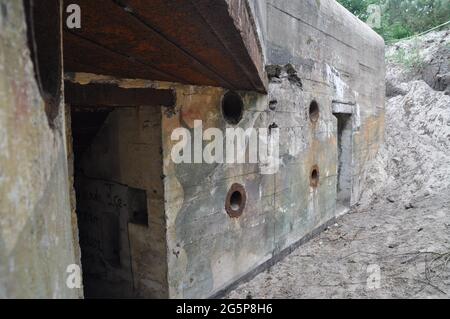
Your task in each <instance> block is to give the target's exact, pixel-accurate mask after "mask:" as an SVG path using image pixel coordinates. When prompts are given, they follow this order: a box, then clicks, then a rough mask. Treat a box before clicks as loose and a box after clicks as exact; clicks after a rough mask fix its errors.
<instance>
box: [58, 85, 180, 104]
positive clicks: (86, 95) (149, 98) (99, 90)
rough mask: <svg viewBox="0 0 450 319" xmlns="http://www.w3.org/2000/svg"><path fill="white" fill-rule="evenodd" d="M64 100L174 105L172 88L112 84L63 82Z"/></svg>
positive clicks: (95, 102) (91, 102) (78, 102)
mask: <svg viewBox="0 0 450 319" xmlns="http://www.w3.org/2000/svg"><path fill="white" fill-rule="evenodd" d="M64 86H65V88H64V93H65V101H66V103H67V104H70V105H72V106H77V107H131V106H167V107H170V106H174V105H175V95H174V92H173V91H172V90H158V89H152V88H144V89H135V88H133V89H125V88H121V87H118V86H116V85H112V84H100V83H94V84H87V85H81V84H77V83H73V82H70V81H65V82H64Z"/></svg>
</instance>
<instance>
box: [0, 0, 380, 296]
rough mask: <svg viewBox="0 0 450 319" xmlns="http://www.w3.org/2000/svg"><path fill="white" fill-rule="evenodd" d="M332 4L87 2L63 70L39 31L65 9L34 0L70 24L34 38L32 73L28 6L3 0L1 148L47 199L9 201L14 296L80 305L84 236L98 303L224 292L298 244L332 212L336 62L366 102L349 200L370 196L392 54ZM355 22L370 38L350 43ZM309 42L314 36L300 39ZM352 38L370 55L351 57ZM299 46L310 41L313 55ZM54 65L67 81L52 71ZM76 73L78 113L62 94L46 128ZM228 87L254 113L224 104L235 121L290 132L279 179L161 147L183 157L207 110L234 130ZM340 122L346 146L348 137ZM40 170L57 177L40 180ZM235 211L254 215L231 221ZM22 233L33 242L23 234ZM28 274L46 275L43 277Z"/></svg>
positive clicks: (25, 188)
mask: <svg viewBox="0 0 450 319" xmlns="http://www.w3.org/2000/svg"><path fill="white" fill-rule="evenodd" d="M323 1H325V2H326V4H325V5H321V6H319V7H317V4H316V2H315V1H314V0H305V1H289V2H286V1H284V4H282V1H275V2H279V4H280V6H281V5H282V6H283V7H284V6H286V10H288V11H289V12H292V16H291V15H286V14H284V12H282V11H280V10H277V9H276V8H275V7H274V6H268V5H267V3H266V2H265V1H259V2H255V1H250V2H248V3H247V1H245V3H246V4H248V5H242V4H243V3H244V1H226V0H217V1H213V2H208V1H207V2H205V1H188V2H186V1H181V0H180V1H164V0H154V1H152V4H153V3H154V6H148V5H147V2H145V1H144V2H143V1H127V6H126V8H124V6H123V5H121V2H118V1H90V0H74V1H71V2H70V3H76V4H79V5H80V6H81V8H82V26H83V27H82V29H81V30H77V29H68V28H67V27H64V31H63V50H64V54H63V57H64V63H63V64H61V59H58V56H61V54H59V55H58V54H57V53H58V52H59V51H58V50H60V46H58V45H56V44H55V43H57V41H54V42H52V43H48V44H45V43H44V42H41V41H46V40H49V39H45V37H42V38H41V39H40V40H39V35H50V34H52V33H51V31H55V32H59V31H57V30H61V24H62V22H63V21H64V20H65V19H64V18H63V19H61V17H60V13H63V14H64V12H65V10H63V8H64V6H63V5H62V4H64V2H61V1H56V0H47V1H44V0H42V1H41V0H39V1H37V0H35V1H32V0H27V2H28V3H34V4H38V5H41V3H42V7H40V9H42V8H43V7H44V5H45V10H42V11H41V12H40V13H39V14H38V15H37V16H45V18H44V19H36V20H33V21H36V22H37V21H41V22H42V21H45V22H52V21H53V22H55V21H56V22H58V21H59V22H58V23H59V25H58V26H57V27H55V26H54V25H53V26H52V25H50V26H47V27H46V28H45V31H39V32H34V35H33V33H31V34H32V35H31V40H30V41H29V47H30V48H31V50H32V51H34V52H38V53H37V56H39V52H41V53H49V55H48V56H53V58H54V60H52V61H48V62H46V59H47V58H46V57H45V56H43V57H42V58H41V61H39V59H36V58H35V57H33V58H32V59H33V61H34V64H35V69H36V70H35V73H36V79H35V78H34V76H33V75H32V76H29V75H30V73H29V72H28V68H27V67H26V66H27V65H30V62H31V59H30V58H29V56H28V54H22V53H20V51H22V50H23V49H25V48H26V38H25V37H26V35H25V33H24V32H16V30H24V29H23V25H24V23H25V21H22V20H23V19H24V18H25V16H24V15H23V3H24V2H22V1H7V0H0V3H2V4H3V5H5V4H6V5H7V10H8V17H9V18H8V19H4V20H3V22H2V23H4V24H5V29H4V30H5V32H4V33H3V34H2V35H3V36H2V37H0V44H1V47H2V50H0V55H1V57H2V59H0V67H1V68H4V69H5V72H2V75H0V76H3V79H4V77H5V75H6V79H7V81H4V83H6V85H7V87H8V89H7V90H4V91H3V92H2V93H3V94H0V100H1V101H2V105H4V106H5V107H4V109H2V111H4V112H1V114H0V120H1V121H2V125H1V127H2V128H4V129H5V132H6V134H5V136H6V141H8V143H6V144H2V145H6V146H4V148H5V149H6V152H4V151H3V149H2V152H0V153H1V154H3V156H0V162H1V165H0V166H1V167H7V170H6V171H5V172H6V180H7V179H10V180H11V181H16V180H17V178H18V176H19V177H20V178H22V180H23V183H17V192H18V193H20V194H34V195H35V196H34V197H29V199H30V201H31V202H30V203H29V205H28V206H23V203H22V202H24V201H21V200H20V199H15V198H14V199H9V198H8V197H7V196H6V197H5V199H6V200H2V201H0V203H1V205H2V211H4V212H7V213H6V214H4V216H2V218H5V220H7V221H8V222H7V223H4V225H3V226H1V227H2V229H1V231H2V233H3V234H5V235H4V239H5V243H8V244H11V243H15V242H16V240H17V245H15V246H13V245H11V246H10V247H9V249H10V251H9V252H8V255H7V259H6V258H5V259H4V260H5V261H7V263H4V264H2V265H7V264H8V263H9V262H16V265H17V269H16V270H11V269H10V267H0V273H1V277H2V279H3V280H5V282H6V287H7V290H6V293H5V296H7V297H14V296H17V297H22V298H23V297H33V296H38V297H43V298H51V297H55V296H56V297H71V298H73V297H82V296H83V291H81V290H77V291H75V290H70V289H69V288H67V287H66V285H65V280H61V278H64V276H66V275H67V274H66V266H67V265H68V264H78V265H80V264H79V248H80V246H79V245H78V237H79V238H80V241H81V258H82V264H81V266H82V267H81V268H82V272H83V275H84V296H85V297H88V298H89V297H99V298H101V297H143V298H167V297H171V298H181V297H185V298H201V297H210V296H213V295H215V294H219V293H221V292H222V291H224V290H226V289H228V287H230V285H232V284H234V283H235V282H237V281H239V280H240V279H241V278H244V277H245V276H247V275H249V274H251V273H252V272H254V271H256V270H258V269H259V270H260V269H262V268H264V267H266V266H267V265H269V264H270V263H272V262H273V261H274V260H276V258H278V256H280V255H282V254H283V252H284V251H291V249H292V247H293V245H296V244H297V243H300V242H302V240H303V238H307V236H309V235H310V234H311V233H312V232H313V231H314V230H315V229H318V228H319V227H322V226H324V225H326V223H328V222H330V221H332V219H333V218H334V217H335V215H336V214H335V213H336V212H335V210H334V208H335V202H336V198H335V194H336V183H335V179H336V178H335V176H334V175H335V172H336V170H335V168H336V161H337V157H338V155H337V154H336V149H335V148H334V145H335V144H334V143H335V141H336V131H335V125H334V124H336V121H335V119H334V118H333V116H331V113H330V112H328V107H327V105H328V104H327V101H331V100H345V101H347V99H348V96H347V95H348V94H347V93H349V92H346V91H345V92H342V91H340V90H338V89H340V88H345V87H346V86H345V85H340V84H342V83H341V82H340V81H339V79H338V75H337V73H336V72H328V71H329V69H328V68H327V67H328V66H333V67H336V68H337V69H339V72H341V74H343V77H341V79H342V80H345V82H346V83H347V84H348V87H349V88H350V87H351V88H352V91H353V90H354V92H350V93H354V96H355V97H356V101H355V103H357V105H358V107H360V110H359V111H358V112H359V113H358V119H357V120H356V119H355V121H354V122H355V123H358V124H357V125H358V130H359V131H358V132H356V131H355V132H354V134H353V138H354V142H353V146H354V153H355V154H354V157H353V158H354V163H353V164H354V165H353V166H354V167H357V169H354V175H355V176H354V178H353V181H352V182H351V183H353V184H352V185H351V187H352V190H351V192H352V194H351V195H352V197H354V198H357V197H358V195H359V193H360V189H361V185H359V184H358V181H359V180H361V179H362V173H361V172H362V170H363V168H364V165H365V164H366V161H368V160H369V159H370V157H371V154H372V153H373V151H374V150H375V149H376V147H377V145H378V143H379V139H380V134H377V132H381V131H382V127H383V111H382V106H383V101H382V98H383V94H382V91H383V90H382V88H383V86H382V83H383V81H384V77H383V71H382V70H383V56H384V55H383V49H384V46H383V43H382V41H378V39H377V38H376V36H375V34H373V33H371V32H372V31H370V29H369V28H367V27H366V26H364V25H363V24H362V23H360V22H359V21H358V20H355V19H354V18H353V17H352V16H351V15H349V14H348V12H346V11H345V10H344V9H343V8H342V7H340V6H339V5H337V3H335V1H332V0H323ZM50 3H54V4H55V7H54V8H53V9H49V8H50V7H49V4H50ZM256 3H258V4H256ZM181 4H182V5H181ZM253 5H258V6H261V7H262V8H264V10H263V11H262V12H265V14H264V15H262V16H260V15H259V14H257V13H256V12H257V11H253V12H252V8H253ZM33 8H35V7H33ZM266 9H267V10H266ZM53 10H56V11H53ZM49 12H52V13H51V14H49ZM53 12H54V13H55V14H53ZM58 12H59V13H58ZM258 12H259V11H258ZM44 13H45V15H44ZM105 13H108V14H105ZM186 13H189V14H186ZM28 16H30V15H29V14H28ZM173 16H176V17H177V19H172V17H173ZM294 16H298V17H299V18H298V19H297V18H294ZM330 16H336V17H337V19H336V21H337V22H335V21H334V20H333V21H330V23H329V24H328V23H319V24H317V30H310V27H311V25H310V24H308V23H305V22H304V21H308V19H309V18H312V17H318V18H319V19H321V20H320V21H322V19H328V18H329V17H330ZM33 17H34V15H33ZM53 17H55V18H56V20H52V18H53ZM58 17H59V18H58ZM49 18H50V19H49ZM266 18H267V19H266ZM33 19H34V18H33ZM58 19H59V20H58ZM29 20H30V19H29ZM327 21H328V20H327ZM331 22H332V23H331ZM336 23H339V26H341V27H342V28H337V27H336V26H337V24H336ZM28 24H29V25H32V22H30V21H29V23H28ZM257 24H259V27H260V28H258V25H257ZM293 28H294V29H293ZM30 30H33V27H31V28H30ZM30 30H29V31H30ZM293 30H303V31H302V32H294V31H293ZM354 30H357V32H360V33H361V34H363V35H364V36H361V37H354V36H351V37H347V36H344V35H346V34H354V33H353V32H355V31H354ZM331 34H333V37H330V35H331ZM279 35H283V36H279ZM312 35H314V36H315V37H316V39H317V41H315V43H317V45H314V46H307V47H304V46H303V44H304V43H307V41H308V38H310V37H311V36H312ZM59 36H61V35H59ZM56 37H57V38H58V35H56ZM57 38H56V39H57ZM11 43H14V44H15V45H14V46H12V45H11ZM41 44H43V45H44V49H41V48H40V47H41ZM324 45H326V48H325V46H324ZM349 45H352V46H355V47H357V48H360V47H364V48H368V52H371V53H372V54H369V55H365V54H362V53H361V51H359V50H349ZM205 47H206V48H208V50H205ZM36 48H37V49H36ZM298 48H304V49H302V51H301V53H300V52H299V50H298ZM329 48H332V50H329ZM231 49H232V50H231ZM19 50H20V51H19ZM318 50H319V51H318ZM80 52H81V53H82V54H80ZM318 52H322V53H323V55H318V54H317V53H318ZM59 53H61V52H59ZM33 54H34V55H35V56H36V53H33V52H32V55H33ZM5 61H6V62H5ZM355 61H358V62H359V63H355ZM53 62H55V64H54V66H52V65H53V64H52V63H53ZM266 64H268V65H287V64H289V65H290V64H292V65H295V66H296V68H297V69H298V79H300V78H301V79H302V86H301V87H300V86H299V85H298V82H296V81H297V80H296V78H295V79H294V80H295V81H292V79H293V78H292V76H291V77H290V76H289V75H290V73H286V74H284V73H282V74H281V75H280V77H276V78H273V79H272V81H271V83H270V84H268V83H267V77H266V74H265V73H264V69H265V65H266ZM61 65H62V68H61ZM44 68H45V69H46V70H44V72H45V71H51V73H55V74H53V75H52V74H49V75H48V76H47V75H45V74H44V72H41V69H44ZM289 69H291V68H289ZM58 70H59V71H58ZM327 70H328V71H327ZM378 70H381V71H378ZM22 71H24V72H22ZM63 74H64V75H65V79H66V82H65V83H64V84H65V85H64V86H65V92H64V98H65V102H66V105H64V104H63V103H62V102H60V103H55V106H56V107H55V108H54V109H53V108H50V109H47V112H45V113H47V116H48V117H49V123H50V127H49V126H48V125H47V123H45V121H46V118H45V114H44V108H43V106H44V103H41V102H42V99H41V98H43V100H44V102H46V103H45V105H46V106H47V108H48V106H51V103H48V101H50V102H51V99H48V98H47V94H48V96H50V97H54V98H58V97H61V96H63V95H62V94H58V83H59V85H61V83H62V80H61V78H62V75H63ZM291 75H292V74H291ZM10 79H13V80H12V81H10ZM283 81H287V82H289V83H287V82H283ZM331 81H334V83H330V82H331ZM36 82H41V83H40V84H39V83H36ZM17 84H19V85H17ZM36 84H38V85H36ZM330 84H333V85H330ZM39 86H41V88H40V89H41V90H40V91H41V92H38V90H37V88H38V87H39ZM156 88H161V89H156ZM168 88H170V89H168ZM172 90H176V94H177V95H176V96H177V102H176V103H175V102H174V98H173V92H172ZM227 90H231V92H233V91H234V92H239V93H240V94H242V96H245V102H246V105H245V111H246V112H244V114H243V115H242V117H241V116H240V113H241V111H239V110H240V109H241V108H240V107H237V108H234V107H232V108H231V109H232V111H231V112H228V111H227V112H226V113H227V116H228V115H231V116H229V117H230V118H231V119H232V122H230V123H228V125H236V124H239V126H242V128H243V129H249V128H267V127H269V125H270V123H276V125H277V126H279V129H280V140H281V141H282V145H280V146H281V147H280V152H281V153H280V158H281V159H282V160H283V163H284V164H285V165H281V166H280V170H279V171H277V172H275V173H274V176H271V175H265V176H263V174H262V173H261V170H260V168H261V167H258V166H257V165H256V164H251V165H247V164H245V165H244V164H242V165H241V164H238V165H228V164H227V165H225V164H223V165H221V164H218V165H210V164H206V163H203V164H201V165H202V166H195V167H196V168H195V169H193V167H194V164H188V165H178V166H177V165H175V164H174V162H173V161H172V160H171V158H170V157H169V156H164V155H167V154H169V153H170V150H171V146H172V145H173V144H172V143H171V141H170V134H171V133H172V132H173V130H174V129H175V128H179V127H183V128H187V129H192V128H193V123H194V122H195V120H199V119H202V120H204V124H205V128H206V127H216V128H221V129H226V126H227V125H226V123H225V121H224V120H223V117H222V116H221V115H223V114H221V102H222V98H223V96H224V92H227ZM35 91H36V92H35ZM375 91H376V92H375ZM24 92H26V93H27V94H29V95H28V97H27V96H24V94H23V93H24ZM39 93H40V94H39ZM341 93H343V94H341ZM374 93H377V94H374ZM378 93H380V94H378ZM228 96H231V101H233V100H234V101H237V103H231V105H232V106H233V105H238V106H239V105H240V103H239V101H238V100H236V99H235V98H236V95H233V94H232V93H230V94H228ZM352 96H353V95H352ZM311 97H314V99H315V100H316V101H317V102H318V105H317V106H320V119H319V121H320V125H319V124H311V123H310V120H309V118H308V103H309V101H310V99H311ZM56 101H57V100H56ZM271 101H272V102H271ZM275 101H277V102H276V103H275ZM304 101H305V105H304V104H303V103H304ZM36 102H39V103H36ZM36 104H39V107H36ZM269 104H270V105H269ZM41 106H42V107H41ZM299 106H300V107H299ZM267 108H269V109H270V110H271V111H273V112H267ZM53 110H56V111H57V112H55V113H53ZM64 110H65V111H66V112H64ZM236 110H237V111H236ZM18 111H21V112H18ZM22 111H23V112H22ZM305 113H306V114H305ZM314 114H315V112H311V115H314ZM64 116H66V118H64ZM313 118H314V116H311V119H313ZM52 119H53V120H52ZM42 120H44V123H40V121H42ZM233 122H234V123H233ZM3 123H4V124H3ZM70 123H71V124H70ZM355 125H356V124H355ZM311 126H312V127H311ZM274 127H275V126H273V125H270V127H269V128H274ZM342 127H346V125H344V126H342ZM240 128H241V127H240ZM311 128H314V130H312V129H311ZM375 128H376V129H375ZM66 129H67V130H66ZM65 130H66V131H67V134H64V133H65ZM70 131H71V132H70ZM341 131H342V132H343V134H342V141H343V140H344V138H343V137H344V136H346V135H345V134H344V132H347V131H346V130H345V129H342V130H341ZM30 137H32V138H30ZM51 137H53V138H54V139H52V138H51ZM308 137H311V138H312V142H311V143H308ZM17 141H19V142H20V144H17V143H16V142H17ZM71 142H73V147H71V146H72V145H71ZM341 143H342V145H343V144H344V142H341ZM350 144H351V143H350ZM16 145H19V147H17V146H16ZM368 145H370V146H371V147H372V148H373V149H371V150H368V149H367V146H368ZM66 146H67V148H66ZM13 148H15V149H13ZM8 152H9V155H8V156H5V155H4V154H8ZM342 154H343V153H342ZM43 155H44V156H43ZM335 155H336V156H335ZM72 158H74V169H73V170H74V171H75V173H74V174H72V162H73V161H72ZM67 159H69V161H67ZM346 163H351V161H350V162H346ZM67 164H69V165H67ZM312 164H317V165H318V166H319V167H320V171H319V170H317V172H316V174H314V171H313V172H311V171H310V169H311V167H310V165H312ZM196 165H197V164H196ZM305 165H307V166H305ZM25 168H26V169H27V170H28V171H27V170H25ZM68 168H69V169H68ZM342 171H343V169H342V168H341V172H342ZM42 172H45V174H42ZM44 175H45V176H46V177H48V178H41V177H42V176H44ZM341 175H342V176H352V174H349V175H346V174H341ZM73 176H74V177H75V183H73V181H72V177H73ZM311 177H313V178H312V180H318V179H320V180H318V181H317V183H318V185H319V187H317V188H316V189H314V191H310V192H308V185H309V182H310V181H309V180H310V178H311ZM4 181H5V180H3V181H2V183H0V188H1V192H2V194H7V193H8V192H9V191H10V189H11V187H14V184H11V183H6V184H5V182H4ZM232 183H239V184H240V185H243V186H245V191H244V192H242V191H241V192H239V191H236V190H233V191H232V192H230V193H229V194H228V195H229V197H228V199H227V198H226V195H227V193H228V191H229V190H230V185H231V184H232ZM73 184H74V185H75V187H74V188H75V192H72V185H73ZM30 185H31V186H30ZM340 185H344V183H340ZM341 189H346V190H347V192H348V190H349V188H348V187H347V188H344V187H341ZM37 190H39V191H37ZM40 190H45V193H42V192H41V191H40ZM353 192H354V193H353ZM74 194H75V195H76V197H77V199H78V200H77V201H75V200H74ZM70 195H72V196H70ZM347 198H348V196H347ZM2 199H3V198H2ZM218 199H219V200H218ZM27 201H28V198H27ZM27 201H25V202H27ZM227 203H228V204H227ZM71 205H72V206H71ZM226 206H229V210H230V212H231V214H235V215H239V214H241V215H240V216H241V217H240V218H231V217H230V215H229V214H227V212H226ZM75 211H76V213H75ZM9 212H12V213H9ZM11 216H14V218H16V217H15V216H18V217H20V218H19V219H21V220H23V222H24V223H26V224H27V225H26V226H24V225H19V223H16V222H15V221H14V220H13V219H11ZM77 217H78V222H77V221H76V220H77ZM36 220H37V221H39V223H35V221H36ZM28 224H29V226H30V227H28ZM5 225H6V226H5ZM78 228H79V232H78ZM3 230H5V232H3ZM70 230H72V232H71V231H70ZM19 233H20V234H21V235H23V237H22V236H21V237H20V238H15V235H16V234H19ZM78 234H79V236H78ZM30 239H35V240H30ZM48 239H50V240H48ZM13 248H14V249H13ZM23 252H31V254H29V253H27V254H24V253H23ZM2 261H3V260H2ZM29 265H31V266H29ZM43 273H45V274H47V275H48V277H47V276H45V277H44V276H42V274H43ZM30 278H31V279H32V280H34V279H36V278H39V279H42V280H41V281H40V282H38V283H36V285H35V284H34V282H33V281H30V280H29V279H30ZM30 283H31V284H30ZM9 287H10V288H9Z"/></svg>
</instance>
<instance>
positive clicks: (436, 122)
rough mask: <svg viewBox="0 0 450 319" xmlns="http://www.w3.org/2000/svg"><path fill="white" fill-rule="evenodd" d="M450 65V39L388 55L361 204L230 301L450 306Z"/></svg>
mask: <svg viewBox="0 0 450 319" xmlns="http://www.w3.org/2000/svg"><path fill="white" fill-rule="evenodd" d="M396 56H397V57H400V58H397V59H395V57H396ZM404 56H407V57H408V58H404ZM392 57H394V58H392ZM411 57H413V58H414V59H413V60H412V58H411ZM449 60H450V31H444V32H435V33H431V34H428V35H426V36H424V37H422V38H419V39H414V40H410V41H404V42H401V43H399V44H396V45H395V46H392V47H389V48H388V50H387V61H388V63H387V77H386V83H387V100H386V133H385V143H384V145H383V146H382V147H381V149H380V152H379V154H378V156H377V158H376V159H375V160H374V161H373V163H372V164H371V165H370V166H369V167H368V168H367V180H366V189H365V190H364V192H363V195H362V197H361V201H360V204H359V206H358V207H355V208H353V209H352V211H351V212H350V213H349V214H347V215H345V216H343V217H341V218H340V219H339V220H338V221H337V224H335V225H334V226H332V227H330V228H329V229H328V230H327V231H325V232H324V233H322V234H320V235H319V236H318V237H316V238H314V239H313V240H311V241H310V242H308V243H306V244H305V245H303V246H301V247H299V248H298V249H297V250H296V251H294V252H293V253H292V254H291V255H289V256H287V257H286V258H285V259H284V260H282V261H281V262H279V263H278V264H276V265H275V266H273V267H272V268H271V269H269V270H267V271H266V272H264V273H261V274H259V275H258V276H256V277H255V278H254V279H252V280H250V281H249V282H247V283H244V284H242V285H241V286H240V287H238V288H237V289H236V290H234V291H232V292H231V293H230V294H229V295H228V297H229V298H450V96H449V92H448V91H449V89H448V87H447V89H445V85H444V84H446V83H448V79H450V73H446V72H448V69H449V65H450V62H449ZM413 62H414V63H413ZM416 62H417V63H416ZM430 69H431V71H430ZM441 71H442V72H441ZM440 72H441V73H442V74H441V73H440ZM430 74H431V75H430ZM444 80H445V81H447V82H445V81H444ZM435 83H438V84H439V85H434V84H435ZM430 85H432V86H435V87H432V86H430ZM446 91H447V92H446Z"/></svg>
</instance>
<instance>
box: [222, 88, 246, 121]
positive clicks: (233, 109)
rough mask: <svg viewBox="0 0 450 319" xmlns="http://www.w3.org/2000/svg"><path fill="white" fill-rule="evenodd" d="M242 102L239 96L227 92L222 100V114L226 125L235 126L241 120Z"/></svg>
mask: <svg viewBox="0 0 450 319" xmlns="http://www.w3.org/2000/svg"><path fill="white" fill-rule="evenodd" d="M243 113H244V102H243V101H242V98H241V96H240V95H239V94H237V93H236V92H232V91H229V92H227V93H226V94H225V95H224V96H223V98H222V114H223V117H224V118H225V121H227V123H229V124H232V125H236V124H238V123H239V122H240V121H241V120H242V116H243Z"/></svg>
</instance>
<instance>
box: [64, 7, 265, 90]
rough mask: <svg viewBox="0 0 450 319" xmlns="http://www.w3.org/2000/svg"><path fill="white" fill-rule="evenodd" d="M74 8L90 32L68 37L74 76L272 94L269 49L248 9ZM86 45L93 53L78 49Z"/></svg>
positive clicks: (68, 63) (72, 32)
mask: <svg viewBox="0 0 450 319" xmlns="http://www.w3.org/2000/svg"><path fill="white" fill-rule="evenodd" d="M69 2H70V3H77V4H78V5H80V7H81V13H82V27H81V29H79V30H70V31H69V30H67V29H66V30H65V32H64V34H65V46H64V48H65V52H64V56H65V63H66V70H67V71H70V72H80V71H83V72H92V73H102V74H111V75H118V76H123V74H124V73H127V74H130V75H127V77H135V78H137V77H139V78H145V79H153V80H163V81H173V82H181V83H186V84H195V85H210V86H221V87H225V88H230V89H239V90H256V91H259V92H265V91H266V87H267V81H266V80H265V74H264V73H261V72H260V71H261V70H264V64H263V58H262V57H263V55H262V50H261V47H260V46H259V42H258V39H257V34H256V27H255V25H254V24H253V23H252V21H253V20H252V18H251V13H250V12H249V10H248V9H247V7H246V6H243V7H244V8H243V9H242V8H241V7H240V8H239V10H238V9H236V8H235V7H234V6H233V3H234V1H228V0H214V1H202V0H192V1H190V0H171V1H166V0H152V1H147V0H115V1H112V0H108V1H107V0H99V1H91V0H70V1H69ZM69 2H68V1H66V3H69ZM240 2H242V1H241V0H239V3H240ZM233 8H235V9H233ZM231 9H233V10H231ZM68 33H70V35H69V34H68ZM76 37H78V38H79V39H75V38H76ZM66 42H69V43H66ZM87 42H90V44H87ZM80 46H84V47H85V48H86V50H84V51H81V52H80V51H79V50H73V48H76V47H80ZM96 47H99V48H100V49H96ZM70 48H72V49H71V50H70ZM105 56H107V58H106V59H105ZM111 56H114V59H111ZM129 65H130V66H131V69H130V68H128V66H129ZM127 69H128V70H127ZM133 74H136V76H133Z"/></svg>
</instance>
